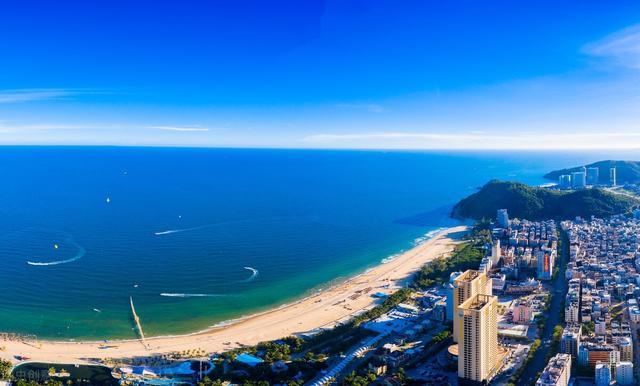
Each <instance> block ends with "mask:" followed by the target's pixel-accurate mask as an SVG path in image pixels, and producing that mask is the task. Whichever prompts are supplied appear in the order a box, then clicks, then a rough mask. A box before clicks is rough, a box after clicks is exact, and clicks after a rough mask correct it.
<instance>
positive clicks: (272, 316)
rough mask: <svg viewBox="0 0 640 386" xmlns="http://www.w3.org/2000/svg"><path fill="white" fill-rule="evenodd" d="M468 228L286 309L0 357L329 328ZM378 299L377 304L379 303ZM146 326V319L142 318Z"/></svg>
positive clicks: (220, 343) (171, 347) (86, 356)
mask: <svg viewBox="0 0 640 386" xmlns="http://www.w3.org/2000/svg"><path fill="white" fill-rule="evenodd" d="M465 231H466V227H465V226H458V227H452V228H447V229H445V230H442V231H440V232H439V233H438V234H437V235H435V236H434V237H433V238H432V239H430V240H428V241H426V242H424V243H422V244H420V245H418V246H416V247H414V248H412V249H410V250H408V251H406V252H404V253H402V254H400V255H398V256H397V257H396V258H395V259H393V260H391V261H388V262H385V263H382V264H380V265H378V266H376V267H374V268H371V269H369V270H367V271H366V272H364V273H362V274H359V275H357V276H354V277H352V278H350V279H348V280H346V281H345V282H342V283H340V284H337V285H335V286H333V287H331V288H329V289H327V290H325V291H322V292H319V293H317V294H314V295H312V296H309V297H306V298H304V299H302V300H299V301H297V302H294V303H291V304H287V305H284V306H282V307H279V308H276V309H273V310H270V311H267V312H262V313H259V314H256V315H252V316H249V317H246V318H243V319H241V320H238V321H236V322H234V323H231V324H228V325H226V326H220V327H216V328H211V329H209V330H206V331H202V332H198V333H195V334H189V335H180V336H170V337H150V338H149V337H148V338H146V340H145V342H144V343H145V344H144V345H143V343H142V342H141V341H140V340H126V341H125V340H123V341H109V342H108V343H104V342H54V341H22V340H0V347H2V348H3V350H2V351H0V357H2V358H5V359H10V360H12V361H14V362H15V358H14V356H16V355H19V356H26V357H29V358H31V360H35V361H46V362H66V363H69V362H81V361H94V360H102V359H105V358H114V359H117V358H131V357H137V356H141V357H145V356H152V355H157V354H164V353H169V352H175V351H185V350H194V349H203V350H205V351H206V352H220V351H224V350H228V349H230V348H234V347H238V345H239V344H244V345H253V344H256V343H258V342H260V341H266V340H275V339H278V338H281V337H284V336H288V335H293V334H298V333H304V332H309V331H314V330H316V329H318V328H327V327H331V326H333V325H335V324H336V323H340V322H343V321H345V320H348V319H349V318H351V317H352V316H353V315H355V314H358V313H361V312H363V311H364V310H366V309H369V308H372V307H374V306H375V305H376V299H375V298H374V297H373V296H372V295H373V294H374V293H376V292H383V293H385V294H390V293H392V292H394V291H395V290H397V289H398V288H400V287H402V286H403V285H404V284H406V282H407V280H409V279H410V277H411V276H412V274H413V273H414V272H415V271H417V270H418V269H419V268H420V267H421V266H422V265H424V264H425V263H427V262H429V261H431V260H433V259H436V258H438V257H440V256H443V255H447V254H449V253H450V252H451V251H452V250H453V248H454V247H455V245H456V244H457V243H459V238H460V237H461V235H462V234H464V232H465ZM378 301H379V300H378ZM140 317H141V319H142V324H143V327H144V315H140Z"/></svg>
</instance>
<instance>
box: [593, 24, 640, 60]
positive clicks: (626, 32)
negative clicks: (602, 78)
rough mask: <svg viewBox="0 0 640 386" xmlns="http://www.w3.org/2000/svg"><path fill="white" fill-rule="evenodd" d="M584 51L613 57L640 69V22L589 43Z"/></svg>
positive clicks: (594, 54)
mask: <svg viewBox="0 0 640 386" xmlns="http://www.w3.org/2000/svg"><path fill="white" fill-rule="evenodd" d="M583 51H584V52H585V53H587V54H589V55H593V56H599V57H605V58H612V59H614V60H616V62H617V63H619V64H621V65H623V66H626V67H631V68H634V69H639V70H640V24H636V25H633V26H631V27H628V28H625V29H623V30H621V31H618V32H616V33H614V34H612V35H609V36H607V37H605V38H604V39H602V40H599V41H596V42H594V43H591V44H588V45H586V46H585V47H584V50H583Z"/></svg>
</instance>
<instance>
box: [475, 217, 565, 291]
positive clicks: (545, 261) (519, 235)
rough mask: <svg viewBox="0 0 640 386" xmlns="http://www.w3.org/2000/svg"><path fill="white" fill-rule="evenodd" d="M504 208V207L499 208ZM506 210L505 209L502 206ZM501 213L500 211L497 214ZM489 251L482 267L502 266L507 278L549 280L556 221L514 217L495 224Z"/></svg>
mask: <svg viewBox="0 0 640 386" xmlns="http://www.w3.org/2000/svg"><path fill="white" fill-rule="evenodd" d="M502 210H504V209H502ZM504 211H505V213H506V210H504ZM498 216H500V214H498ZM493 233H494V234H493V236H494V241H493V245H492V247H491V255H490V256H488V257H487V258H485V259H486V260H487V262H485V260H483V264H482V265H481V268H480V269H481V270H482V269H483V268H485V267H486V268H485V271H488V270H489V269H491V268H494V267H497V266H498V265H500V266H501V269H500V272H502V273H503V274H505V276H506V277H507V278H512V279H520V278H525V277H533V276H535V277H537V278H538V279H540V280H551V278H552V277H553V272H554V268H555V262H556V258H557V255H558V232H557V227H556V223H555V221H553V220H548V221H527V220H518V219H514V220H512V221H508V225H507V226H506V227H499V228H495V229H494V232H493Z"/></svg>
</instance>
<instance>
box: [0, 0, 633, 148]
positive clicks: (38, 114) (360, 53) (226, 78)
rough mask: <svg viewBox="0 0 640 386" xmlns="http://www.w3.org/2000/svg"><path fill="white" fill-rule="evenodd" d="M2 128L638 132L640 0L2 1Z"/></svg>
mask: <svg viewBox="0 0 640 386" xmlns="http://www.w3.org/2000/svg"><path fill="white" fill-rule="evenodd" d="M445 3H446V4H445ZM0 144H97V145H162V146H164V145H175V146H234V147H296V148H401V149H442V148H640V2H638V1H637V0H635V1H611V2H605V1H575V2H571V1H566V2H557V1H555V2H552V1H549V2H546V1H518V2H513V1H501V2H497V1H494V2H478V1H447V2H443V1H426V0H422V1H402V2H398V1H375V0H369V1H364V0H363V1H350V0H338V1H243V0H235V1H158V0H156V1H135V2H133V1H119V0H112V1H88V0H83V1H58V2H51V1H49V2H44V1H42V2H37V1H29V0H24V1H6V2H2V3H0Z"/></svg>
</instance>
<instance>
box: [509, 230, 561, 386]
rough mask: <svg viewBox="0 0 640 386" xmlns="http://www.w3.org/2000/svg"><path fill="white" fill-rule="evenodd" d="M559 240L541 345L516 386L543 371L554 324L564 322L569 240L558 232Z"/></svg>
mask: <svg viewBox="0 0 640 386" xmlns="http://www.w3.org/2000/svg"><path fill="white" fill-rule="evenodd" d="M559 232H560V238H561V240H562V250H561V251H559V252H560V256H559V259H560V271H559V272H558V274H557V275H556V277H555V279H554V280H553V282H552V284H551V294H552V295H551V306H550V307H549V312H548V313H547V315H546V316H547V323H546V324H545V326H544V330H543V331H542V337H541V338H540V339H541V340H542V344H541V345H540V348H539V349H538V351H536V353H535V354H534V356H533V358H532V359H531V361H530V362H529V363H527V364H526V366H527V367H526V368H525V370H524V372H523V373H522V375H521V376H520V379H518V381H517V383H516V385H517V386H529V385H531V384H532V383H533V382H534V381H535V380H536V376H537V374H538V372H539V371H541V370H543V369H544V368H545V367H546V366H547V354H548V353H549V350H550V349H551V341H552V339H553V328H554V327H555V326H556V324H559V323H561V324H563V325H564V320H560V316H561V315H562V314H563V313H562V307H563V304H564V299H565V297H566V296H567V290H568V282H567V280H566V279H565V271H566V268H567V259H568V257H569V245H568V243H569V240H567V238H566V235H565V233H564V232H563V231H562V230H559Z"/></svg>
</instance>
